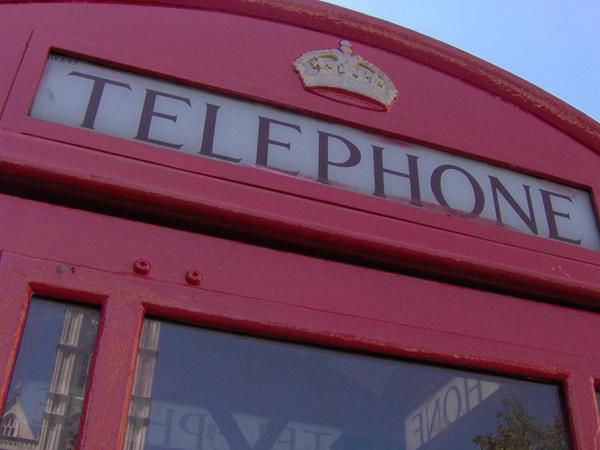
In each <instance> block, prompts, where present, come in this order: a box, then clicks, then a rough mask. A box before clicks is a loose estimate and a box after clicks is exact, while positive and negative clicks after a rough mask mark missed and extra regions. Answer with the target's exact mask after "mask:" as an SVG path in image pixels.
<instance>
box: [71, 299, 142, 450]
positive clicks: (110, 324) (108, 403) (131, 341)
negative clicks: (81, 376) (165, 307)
mask: <svg viewBox="0 0 600 450" xmlns="http://www.w3.org/2000/svg"><path fill="white" fill-rule="evenodd" d="M143 317H144V311H143V307H142V304H141V302H140V301H139V300H136V299H135V298H131V296H128V295H127V296H119V295H116V296H112V297H110V298H108V299H107V301H106V303H105V305H104V310H103V315H102V321H101V324H100V328H99V339H98V343H97V347H96V355H95V357H94V364H93V366H92V368H91V371H90V372H91V376H90V381H91V383H89V389H88V392H87V401H86V407H85V409H84V411H83V417H82V423H81V425H80V430H81V431H80V433H79V438H78V445H77V449H78V450H92V449H103V450H104V449H118V448H123V444H124V441H125V433H126V431H127V418H128V411H129V402H130V398H131V389H132V387H133V381H134V375H135V365H136V360H137V349H138V344H139V337H140V333H141V328H142V323H143Z"/></svg>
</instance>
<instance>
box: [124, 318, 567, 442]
mask: <svg viewBox="0 0 600 450" xmlns="http://www.w3.org/2000/svg"><path fill="white" fill-rule="evenodd" d="M561 406H562V405H561V396H560V391H559V389H558V387H557V386H554V385H550V384H544V383H537V382H532V381H524V380H515V379H511V378H503V377H496V376H491V375H482V374H475V373H472V372H466V371H458V370H451V369H445V368H438V367H431V366H427V365H419V364H414V363H407V362H401V361H394V360H390V359H386V358H378V357H371V356H365V355H357V354H352V353H344V352H340V351H333V350H326V349H321V348H314V347H309V346H302V345H296V344H290V343H285V342H277V341H270V340H266V339H259V338H254V337H248V336H240V335H236V334H230V333H223V332H218V331H212V330H205V329H198V328H193V327H189V326H183V325H177V324H172V323H165V322H159V321H155V320H146V321H145V323H144V328H143V332H142V338H141V348H140V353H139V358H138V364H137V372H136V380H135V386H134V390H133V398H132V403H131V407H130V417H129V426H128V431H127V438H126V444H125V448H126V450H141V449H148V450H159V449H164V450H166V449H186V450H187V449H190V450H192V449H194V450H197V449H203V450H250V449H252V450H271V449H273V450H416V449H423V450H442V449H443V450H470V449H472V450H475V449H483V450H492V449H496V450H497V449H505V450H521V449H527V450H562V449H568V448H569V444H568V438H567V431H566V428H565V425H564V421H563V416H562V408H561Z"/></svg>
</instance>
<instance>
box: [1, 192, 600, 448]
mask: <svg viewBox="0 0 600 450" xmlns="http://www.w3.org/2000/svg"><path fill="white" fill-rule="evenodd" d="M2 200H3V201H2V204H3V205H7V204H8V205H10V204H12V206H13V209H12V210H11V209H8V208H7V207H6V206H4V207H3V211H2V213H3V214H5V213H11V214H12V215H13V216H15V217H14V220H13V223H12V224H11V225H7V226H4V228H3V230H2V231H3V235H5V236H7V238H8V239H10V240H11V241H13V242H14V246H15V247H19V246H20V242H19V240H20V239H34V242H33V243H32V244H33V245H36V246H37V245H40V247H42V248H43V250H44V251H45V252H46V253H52V254H55V255H57V257H59V258H60V260H58V261H51V260H47V259H46V260H42V259H38V258H31V257H25V256H20V255H17V254H15V253H13V252H8V251H5V252H3V254H2V259H1V260H0V295H1V296H2V299H3V302H2V312H3V314H2V316H1V319H0V348H3V349H10V351H8V352H3V353H2V359H1V360H0V377H1V379H0V389H1V391H0V395H1V396H2V398H4V397H5V396H6V392H7V387H8V382H9V378H10V373H11V370H12V364H13V362H14V359H15V355H16V351H17V347H18V340H19V336H20V333H21V329H22V327H23V324H24V319H25V315H26V310H27V304H28V299H29V297H30V295H31V293H32V292H34V293H37V294H39V295H45V296H51V297H55V298H58V299H63V300H66V301H77V302H85V303H90V304H96V305H99V306H100V307H101V308H102V317H103V319H102V321H101V325H100V331H99V340H98V344H97V349H96V352H95V355H96V356H95V363H94V364H93V368H92V377H91V381H90V387H89V392H88V399H87V403H86V407H85V414H84V419H83V425H82V426H83V430H84V431H83V434H82V437H81V442H80V447H79V448H80V449H91V448H94V449H96V448H97V449H107V448H115V449H117V448H121V445H122V441H123V438H124V435H123V434H124V427H125V421H126V418H127V411H128V399H129V392H130V389H131V383H132V376H133V366H134V363H135V354H136V345H137V339H138V335H139V331H140V326H141V319H142V317H143V315H144V314H146V315H151V316H155V317H161V318H165V319H169V320H177V321H185V322H192V323H196V324H198V325H205V326H210V327H217V328H220V329H223V328H224V329H232V330H236V331H241V332H246V333H252V334H259V335H263V336H271V337H275V338H283V339H293V340H296V341H300V342H307V343H316V344H319V345H327V346H333V347H340V348H345V349H350V350H355V351H368V352H378V353H382V354H387V355H393V356H398V357H405V358H412V359H417V360H422V361H431V362H436V363H445V364H451V365H453V366H458V367H463V368H471V369H473V370H484V371H493V372H495V373H500V374H505V375H515V376H526V377H535V378H538V379H542V380H547V381H551V382H552V381H553V382H557V383H563V384H564V387H565V394H566V399H567V407H568V411H569V417H570V422H571V428H572V431H573V438H574V442H575V444H576V447H575V448H576V449H578V450H580V449H590V448H593V445H595V444H594V440H595V436H596V431H597V427H598V419H597V417H598V416H597V414H598V413H597V408H596V403H595V396H594V380H600V358H599V357H598V356H597V348H596V343H597V342H598V340H599V339H600V316H598V315H597V314H595V313H591V312H586V311H578V310H575V309H571V308H566V307H562V306H555V305H545V304H542V303H538V302H532V301H528V300H523V299H516V298H512V297H507V296H503V295H500V294H494V293H489V292H484V291H477V290H473V289H470V288H465V287H458V286H451V285H447V284H444V283H440V282H435V281H426V280H422V279H418V278H412V277H408V276H403V275H397V274H390V273H383V272H379V271H376V270H373V269H366V268H361V267H357V266H349V265H345V264H340V263H336V262H333V261H325V260H321V259H316V258H312V257H308V256H300V255H293V254H289V253H287V252H281V251H275V250H269V249H265V248H260V247H255V246H251V245H248V244H240V243H234V242H231V241H227V240H222V239H216V238H210V237H206V236H198V235H196V234H193V233H184V232H180V231H176V230H170V229H166V228H161V227H156V226H152V225H145V224H142V223H136V222H131V221H126V220H124V219H117V218H110V217H103V216H99V215H93V214H88V213H82V212H79V211H76V210H70V209H67V208H59V207H55V206H50V205H46V204H40V203H36V202H32V201H23V200H17V199H11V198H3V199H2ZM50 212H52V214H50ZM42 217H46V218H47V219H46V223H45V226H46V227H48V228H49V229H52V230H54V235H53V242H46V244H45V247H44V244H43V241H47V240H48V239H47V236H39V237H37V238H36V237H35V235H34V233H32V229H33V228H36V227H38V226H39V225H38V223H39V222H37V220H36V219H39V218H42ZM23 219H28V220H23ZM67 222H68V223H69V225H66V223H67ZM90 226H94V227H95V229H96V230H97V231H98V232H97V234H96V236H95V237H94V239H93V242H90V239H89V234H88V233H87V232H86V231H85V230H89V229H90ZM24 227H25V229H23V228H24ZM116 231H118V232H117V233H116ZM19 236H21V238H19ZM148 236H152V239H153V245H151V246H149V245H148V241H147V237H148ZM67 240H68V241H69V244H70V245H68V246H65V245H64V242H65V241H67ZM65 247H68V248H65ZM90 247H91V248H90ZM115 248H117V249H123V250H121V251H118V252H115V251H114V249H115ZM90 249H93V250H94V251H95V252H97V254H94V256H93V257H91V256H90V255H91V253H90ZM199 251H202V253H201V255H199ZM140 256H141V257H143V258H144V259H146V260H148V261H149V262H150V263H151V264H152V270H151V271H150V273H149V274H148V275H146V276H142V275H137V274H136V273H135V271H134V268H133V264H134V261H135V260H136V259H137V257H140ZM89 266H93V267H98V266H99V267H98V268H90V267H89ZM190 268H194V269H196V270H198V271H200V272H201V273H202V275H203V283H202V285H201V286H200V287H191V286H189V285H188V284H187V283H186V280H185V274H186V272H187V271H188V270H189V269H190ZM399 293H402V295H400V294H399ZM342 298H343V302H341V301H340V299H342ZM15 317H18V318H19V320H16V321H15ZM533 317H535V319H536V320H535V321H532V318H533ZM507 329H510V330H511V332H510V334H507V333H506V330H507ZM549 330H551V332H550V333H549V332H548V331H549Z"/></svg>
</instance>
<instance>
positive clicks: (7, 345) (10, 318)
mask: <svg viewBox="0 0 600 450" xmlns="http://www.w3.org/2000/svg"><path fill="white" fill-rule="evenodd" d="M9 259H10V258H8V257H7V253H6V252H4V253H2V257H1V260H0V348H2V349H3V351H2V352H1V353H0V411H4V402H5V401H6V396H7V395H8V388H9V386H10V380H11V377H12V371H13V368H14V365H15V362H16V359H17V353H18V351H19V344H20V341H21V335H22V334H23V328H24V327H25V321H26V319H27V311H28V309H29V299H30V297H31V288H30V286H29V285H28V284H27V281H26V280H25V276H24V275H23V274H22V273H21V272H20V271H19V270H18V268H16V267H15V266H14V265H13V264H11V261H10V260H9ZM0 416H1V414H0Z"/></svg>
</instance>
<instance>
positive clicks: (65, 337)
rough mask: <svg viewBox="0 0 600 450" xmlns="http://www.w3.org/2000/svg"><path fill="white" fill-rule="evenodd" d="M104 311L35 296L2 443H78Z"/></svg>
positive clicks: (44, 448)
mask: <svg viewBox="0 0 600 450" xmlns="http://www.w3.org/2000/svg"><path fill="white" fill-rule="evenodd" d="M98 319H99V313H98V311H97V310H95V309H92V308H88V307H82V306H78V305H70V304H63V303H58V302H53V301H47V300H43V299H40V298H33V299H32V301H31V306H30V308H29V314H28V316H27V322H26V324H25V330H24V332H23V337H22V339H21V345H20V347H19V354H18V356H17V363H16V365H15V369H14V372H13V375H12V380H11V383H10V388H9V391H8V397H7V400H6V406H5V408H4V415H3V416H2V422H1V423H0V449H2V448H10V449H32V450H33V449H35V450H70V449H73V448H75V442H76V440H77V433H78V431H79V419H80V416H81V408H82V405H83V396H84V393H85V387H86V383H87V377H88V371H89V365H90V360H91V357H92V352H93V349H94V344H95V341H96V333H97V329H98Z"/></svg>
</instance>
